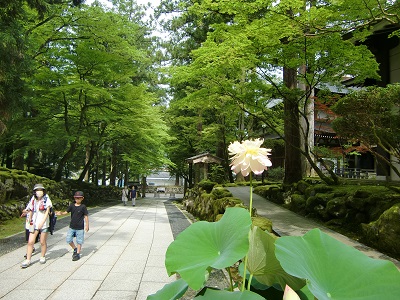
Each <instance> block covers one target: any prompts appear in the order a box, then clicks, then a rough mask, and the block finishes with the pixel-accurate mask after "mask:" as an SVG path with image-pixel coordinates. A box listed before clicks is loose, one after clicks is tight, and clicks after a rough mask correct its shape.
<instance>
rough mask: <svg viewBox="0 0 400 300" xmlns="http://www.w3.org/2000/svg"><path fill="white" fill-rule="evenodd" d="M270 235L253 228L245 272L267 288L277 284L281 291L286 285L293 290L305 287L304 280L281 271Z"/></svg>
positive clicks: (273, 241)
mask: <svg viewBox="0 0 400 300" xmlns="http://www.w3.org/2000/svg"><path fill="white" fill-rule="evenodd" d="M276 239H277V238H276V237H274V236H272V235H271V234H269V233H267V232H265V231H263V230H261V229H260V228H258V227H256V226H255V227H253V229H252V230H251V232H250V248H249V252H248V256H247V258H248V260H247V270H248V271H249V272H250V274H253V276H254V277H255V278H256V279H257V281H258V282H260V283H263V284H265V285H267V286H273V285H274V284H279V285H280V286H281V288H282V290H284V289H285V286H286V284H287V285H289V286H290V287H291V288H292V289H293V290H299V289H301V288H302V287H303V286H305V284H306V282H305V280H304V279H300V278H297V277H294V276H292V275H289V274H288V273H286V272H285V270H283V268H282V267H281V264H280V262H279V261H278V259H277V258H276V256H275V240H276Z"/></svg>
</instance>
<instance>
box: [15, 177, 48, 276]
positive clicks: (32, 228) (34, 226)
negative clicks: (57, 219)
mask: <svg viewBox="0 0 400 300" xmlns="http://www.w3.org/2000/svg"><path fill="white" fill-rule="evenodd" d="M52 206H53V204H52V203H51V200H50V198H49V196H48V195H47V193H46V189H45V188H44V186H43V184H41V183H38V184H35V186H34V187H33V196H32V198H31V199H30V200H29V203H28V205H27V207H26V212H27V214H28V216H29V219H28V221H29V240H28V246H27V251H26V260H25V261H24V262H23V263H22V264H21V268H23V269H25V268H27V267H29V266H30V265H31V258H32V253H33V246H34V244H35V241H36V238H37V236H38V235H39V233H40V245H41V257H40V260H39V262H40V263H41V264H44V263H46V251H47V235H48V233H49V231H50V229H49V226H50V218H49V212H50V207H52Z"/></svg>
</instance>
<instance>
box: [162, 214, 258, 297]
mask: <svg viewBox="0 0 400 300" xmlns="http://www.w3.org/2000/svg"><path fill="white" fill-rule="evenodd" d="M250 226H251V218H250V214H249V212H248V211H247V210H246V209H244V208H239V207H233V208H228V209H226V211H225V214H224V215H223V217H222V218H221V220H219V221H218V222H214V223H209V222H205V221H201V222H196V223H193V224H192V225H190V226H189V227H188V228H186V230H184V231H182V232H181V233H180V234H179V235H178V236H177V238H176V240H175V241H173V242H172V243H171V244H170V245H169V247H168V249H167V253H166V258H165V266H166V268H167V272H168V274H169V275H172V274H174V273H179V274H180V275H181V277H182V278H183V279H184V280H185V281H186V282H187V283H188V284H189V286H190V287H191V288H192V289H194V290H198V289H200V288H201V287H202V286H203V284H204V282H205V281H206V279H207V276H208V271H207V270H208V268H209V267H212V268H215V269H222V268H226V267H229V266H231V265H233V264H234V263H236V262H237V261H238V260H240V259H242V258H243V257H244V256H245V255H246V253H247V251H248V249H249V231H250Z"/></svg>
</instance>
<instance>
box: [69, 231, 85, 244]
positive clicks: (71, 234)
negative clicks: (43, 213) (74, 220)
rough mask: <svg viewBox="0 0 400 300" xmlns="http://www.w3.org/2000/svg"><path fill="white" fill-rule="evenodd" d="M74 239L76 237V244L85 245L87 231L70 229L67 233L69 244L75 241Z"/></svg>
mask: <svg viewBox="0 0 400 300" xmlns="http://www.w3.org/2000/svg"><path fill="white" fill-rule="evenodd" d="M74 237H76V243H77V244H79V245H83V240H84V237H85V230H83V229H79V230H77V229H72V228H68V232H67V243H68V244H69V243H71V242H72V241H73V240H74Z"/></svg>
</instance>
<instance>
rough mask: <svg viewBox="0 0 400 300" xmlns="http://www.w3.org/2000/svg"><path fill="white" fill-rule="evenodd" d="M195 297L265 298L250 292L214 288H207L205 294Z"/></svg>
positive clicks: (224, 299)
mask: <svg viewBox="0 0 400 300" xmlns="http://www.w3.org/2000/svg"><path fill="white" fill-rule="evenodd" d="M194 299H201V300H217V299H218V300H264V297H262V296H260V295H258V294H256V293H253V292H250V291H243V292H228V291H223V290H214V289H209V288H207V289H206V290H205V291H204V293H203V295H200V296H197V297H195V298H194Z"/></svg>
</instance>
